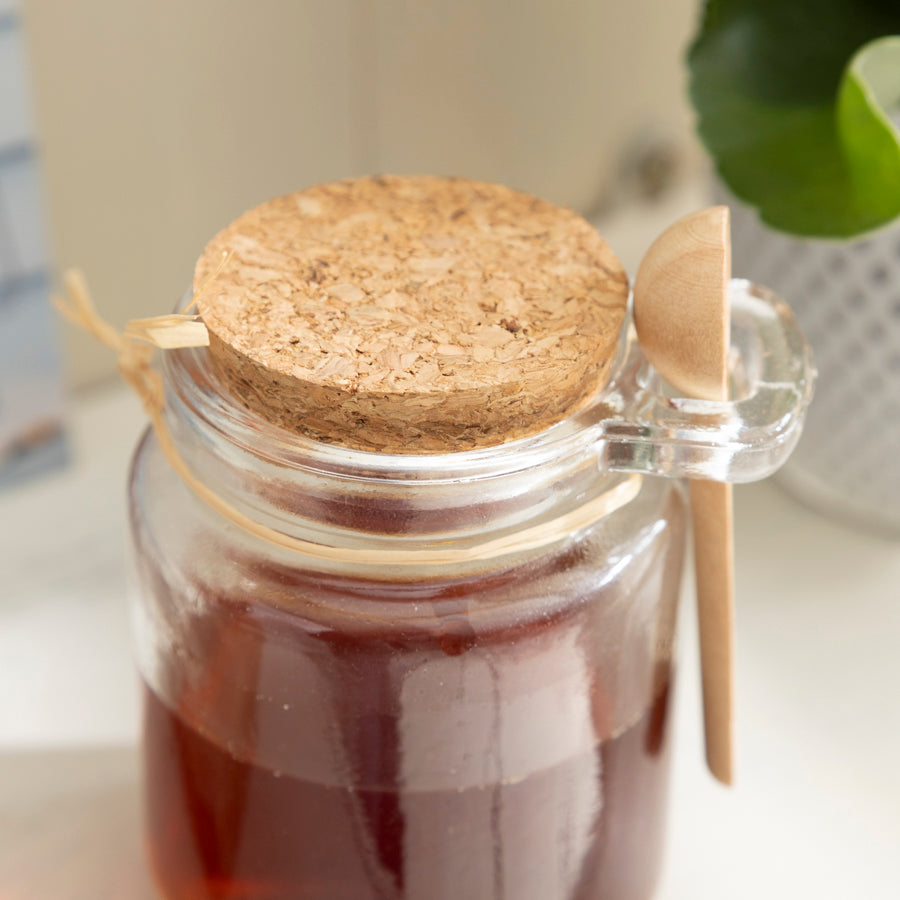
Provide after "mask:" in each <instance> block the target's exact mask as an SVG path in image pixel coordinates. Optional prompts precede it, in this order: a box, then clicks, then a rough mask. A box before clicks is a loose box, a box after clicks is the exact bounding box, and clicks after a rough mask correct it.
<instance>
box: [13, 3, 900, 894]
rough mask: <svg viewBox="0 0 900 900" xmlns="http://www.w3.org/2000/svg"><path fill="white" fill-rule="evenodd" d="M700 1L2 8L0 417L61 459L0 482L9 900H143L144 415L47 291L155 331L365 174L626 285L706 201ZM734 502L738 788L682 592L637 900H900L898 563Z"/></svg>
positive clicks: (781, 510)
mask: <svg viewBox="0 0 900 900" xmlns="http://www.w3.org/2000/svg"><path fill="white" fill-rule="evenodd" d="M700 5H701V4H700V0H629V2H615V0H558V2H555V3H551V2H546V0H518V2H515V3H508V2H506V3H505V2H500V0H481V2H477V0H454V2H439V0H189V2H184V0H152V2H151V0H78V2H65V0H0V426H2V425H3V422H4V416H6V417H7V422H12V421H13V417H15V423H16V427H17V428H19V438H16V439H15V440H13V441H12V443H11V444H10V447H12V450H11V451H10V455H11V457H14V458H15V459H21V458H23V455H24V453H25V452H26V451H27V450H28V447H29V446H30V444H31V443H35V444H38V443H40V441H41V440H42V439H44V438H47V437H48V435H49V437H50V438H51V439H52V440H53V441H55V442H56V443H54V446H55V447H56V448H57V450H59V448H60V446H62V444H61V443H60V439H59V436H58V434H56V432H54V430H53V427H52V425H51V427H50V431H46V430H44V431H42V430H41V428H44V429H46V427H47V426H46V423H47V421H48V417H49V420H50V421H51V423H52V422H54V421H56V420H59V421H64V422H65V432H66V433H67V435H68V439H67V443H68V446H69V448H70V452H69V462H68V465H67V466H65V467H60V466H59V463H60V462H61V460H62V457H63V454H62V453H61V452H55V453H54V454H51V455H50V458H49V463H48V464H52V465H55V466H56V468H54V469H52V471H51V472H50V473H49V474H45V475H44V476H43V477H40V478H31V479H30V480H29V481H28V483H27V484H25V485H22V484H17V485H15V486H13V487H11V488H10V489H8V490H6V491H5V492H0V848H2V847H3V846H6V847H7V848H8V847H14V848H15V849H14V852H13V853H10V852H9V851H7V852H6V853H5V855H4V853H3V851H2V850H0V895H2V896H3V897H4V900H7V898H8V900H25V898H33V897H37V896H47V897H50V896H52V897H54V898H55V900H66V898H75V897H76V896H77V897H81V896H84V897H86V898H87V897H90V898H91V900H102V898H104V897H107V896H108V897H110V898H113V897H115V898H122V897H129V898H137V897H138V896H143V894H140V893H139V891H138V889H137V888H135V886H134V884H135V883H136V882H134V881H133V880H132V881H129V879H135V878H138V877H139V876H136V875H135V871H136V869H135V870H132V869H129V868H128V867H129V866H137V865H138V863H136V862H135V860H137V859H138V854H139V849H138V839H137V826H136V824H135V822H136V816H137V812H136V803H137V793H136V786H135V785H136V778H137V775H136V769H137V763H136V756H135V750H134V746H135V742H136V740H137V734H138V729H139V712H138V703H137V691H136V679H135V677H134V675H133V674H132V664H131V651H130V643H129V640H130V639H129V628H128V620H127V603H126V595H127V579H128V575H127V550H126V540H127V538H126V535H127V521H126V513H125V496H124V492H125V487H124V486H125V480H126V472H127V465H128V459H129V456H130V453H131V450H132V448H133V447H134V444H135V442H136V440H137V437H138V435H139V433H140V430H141V428H142V427H143V425H144V417H143V414H142V413H141V410H140V408H139V406H138V404H137V402H136V401H135V400H134V398H132V397H131V396H130V395H129V394H128V393H127V391H126V390H125V389H124V388H123V387H122V386H121V385H119V384H118V380H117V378H116V376H115V371H114V369H115V360H114V359H113V357H112V354H110V353H109V352H108V351H107V350H106V349H105V348H103V347H100V346H98V345H97V344H96V343H94V342H93V341H91V340H89V339H88V338H86V337H84V336H83V335H81V334H80V333H78V332H76V331H75V329H72V328H68V327H65V328H64V327H62V326H61V325H60V324H59V323H58V322H57V321H56V320H55V319H54V317H53V316H51V315H50V313H49V306H48V303H47V300H48V295H49V292H50V287H51V284H52V283H53V280H54V278H55V277H56V275H57V274H58V273H59V272H61V271H62V270H64V269H65V268H67V267H69V266H73V265H77V266H79V267H81V268H82V269H84V271H85V272H86V275H87V277H88V281H89V284H90V286H91V288H92V292H93V295H94V297H95V300H96V301H97V304H98V306H99V307H100V309H101V311H102V313H103V314H104V316H106V317H107V318H109V319H110V320H111V321H112V322H113V323H114V324H115V325H117V326H122V325H124V323H125V322H126V321H127V320H129V319H131V318H135V317H144V316H151V315H156V314H160V313H164V312H168V311H169V310H171V308H172V307H173V306H174V305H175V303H176V301H177V300H178V298H179V297H180V296H181V295H182V293H183V291H184V290H185V288H186V287H187V286H188V284H189V281H190V278H191V272H192V268H193V264H194V260H195V259H196V258H197V256H198V254H199V253H200V251H201V249H202V248H203V246H204V245H205V243H206V242H207V240H208V239H209V238H210V237H211V236H212V235H213V234H214V233H215V232H216V231H218V230H219V229H220V228H222V227H223V226H224V225H226V224H227V223H228V222H229V221H230V220H231V219H233V218H234V217H236V216H237V215H239V214H240V213H241V212H243V211H244V210H245V209H247V208H249V207H251V206H253V205H255V204H257V203H259V202H261V201H263V200H265V199H267V198H269V197H271V196H274V195H277V194H281V193H285V192H288V191H291V190H295V189H297V188H300V187H303V186H305V185H307V184H310V183H313V182H318V181H327V180H333V179H338V178H343V177H347V176H353V175H359V174H363V173H373V172H394V173H411V172H430V173H437V174H457V175H465V176H469V177H474V178H480V179H486V180H492V181H499V182H504V183H506V184H509V185H510V186H513V187H516V188H519V189H523V190H526V191H529V192H532V193H535V194H538V195H540V196H542V197H545V198H547V199H549V200H552V201H555V202H557V203H561V204H566V205H569V206H571V207H574V208H575V209H576V210H578V211H580V212H582V213H584V214H585V215H587V216H588V217H589V218H590V219H591V220H592V221H594V222H596V223H597V225H598V227H599V228H600V229H601V231H602V233H603V234H604V236H605V237H606V238H607V239H608V240H609V242H610V243H611V245H612V246H613V249H614V250H615V251H616V252H617V253H618V254H619V255H620V257H621V258H622V260H623V262H624V263H625V265H626V268H628V269H629V271H630V272H632V273H633V272H634V270H635V267H636V264H637V262H638V260H639V259H640V256H641V255H642V253H643V251H644V250H645V249H646V248H647V246H648V245H649V244H650V242H651V241H652V240H653V238H654V237H655V236H656V234H657V233H658V232H659V231H661V230H662V228H663V227H664V226H665V225H667V224H669V223H670V222H671V221H672V220H674V219H675V218H677V217H678V216H679V215H681V214H683V213H685V212H688V211H690V210H691V209H694V208H697V207H698V206H702V205H704V204H705V203H706V202H707V196H708V193H709V191H708V185H709V181H708V176H707V164H706V162H705V159H704V156H703V153H702V152H701V150H700V149H699V145H698V143H697V141H696V139H695V137H694V135H693V133H692V127H693V126H692V120H693V116H692V113H691V111H690V108H689V104H688V102H687V98H686V71H685V67H684V54H685V50H686V47H687V45H688V42H689V40H690V35H691V34H692V32H693V31H694V29H695V26H696V23H697V18H698V16H699V13H700ZM26 244H27V246H28V247H29V248H31V249H29V250H28V253H26V252H25V250H24V249H23V248H24V247H25V246H26ZM13 251H15V252H13ZM29 273H31V275H30V276H29V277H30V278H31V280H28V279H25V281H23V275H28V274H29ZM23 284H24V285H25V287H23ZM26 288H27V290H26ZM26 320H27V321H26ZM35 361H37V362H35ZM4 363H5V367H4ZM32 364H33V365H32ZM29 366H32V368H29ZM29 416H30V417H31V419H33V420H34V421H31V419H29ZM26 420H27V421H26ZM29 422H30V424H29ZM23 423H24V424H23ZM35 423H37V425H40V427H39V428H37V430H36V431H35V430H34V427H35ZM42 423H43V424H42ZM10 427H12V426H10ZM29 429H31V430H29ZM10 433H12V432H10ZM3 434H4V432H3V431H2V427H0V438H2V437H3ZM22 435H24V438H23V437H22ZM0 444H2V440H0ZM2 450H3V448H2V447H0V451H2ZM0 456H2V452H0ZM0 463H2V459H0ZM736 502H737V524H736V536H737V593H738V603H739V616H738V648H737V659H738V673H737V681H738V698H737V708H738V745H739V750H740V756H739V762H738V773H739V774H738V779H739V781H738V787H737V788H736V789H734V790H733V791H731V792H726V791H724V790H723V789H721V788H719V787H718V786H717V785H715V784H714V783H713V782H712V780H711V779H710V778H709V777H708V775H707V773H706V772H705V769H704V764H703V757H702V749H701V746H702V738H701V734H702V731H701V725H700V710H699V690H698V687H697V682H698V677H699V676H698V673H697V664H696V658H697V654H696V646H695V642H694V638H693V631H694V622H693V619H692V618H691V617H692V615H693V613H692V606H691V602H690V601H691V599H692V597H691V588H690V587H689V585H690V575H689V576H688V581H687V582H686V587H687V589H686V591H685V601H686V602H685V603H684V604H683V613H684V616H685V617H686V620H685V622H684V626H683V629H682V632H683V636H684V637H683V640H684V646H683V649H682V656H683V657H684V666H683V672H684V674H683V677H682V678H681V680H680V683H679V692H678V704H679V713H678V734H679V738H678V743H677V745H676V759H675V778H674V782H673V804H672V812H671V815H672V827H671V828H670V836H671V837H670V849H669V854H668V857H667V868H666V871H665V874H664V880H663V884H662V886H661V888H660V894H659V900H673V898H679V900H682V898H684V900H686V898H690V900H704V898H709V900H722V898H723V897H728V898H729V900H738V898H744V897H746V898H748V900H749V898H751V897H753V898H756V897H759V896H767V897H773V898H781V897H798V896H816V897H819V898H842V900H843V898H846V897H850V896H858V897H866V898H867V900H881V898H893V897H896V896H900V863H898V855H897V854H896V848H897V846H900V815H898V809H900V775H898V772H897V767H896V755H897V753H900V701H898V693H897V689H896V685H897V684H900V668H898V657H897V653H896V647H897V642H898V641H900V603H897V602H896V601H897V599H898V597H897V594H898V591H897V587H896V585H897V584H898V583H900V558H898V557H900V554H898V553H897V550H896V545H895V544H891V543H889V542H883V541H879V540H877V539H873V538H868V537H866V536H862V535H859V534H857V533H856V532H854V531H853V530H852V529H849V528H847V527H844V526H842V525H840V524H837V523H834V522H830V521H827V520H825V519H822V518H821V517H819V516H816V515H814V514H812V513H810V512H808V511H807V510H806V509H804V508H802V507H801V506H799V505H798V504H796V503H795V502H794V501H793V500H791V499H789V498H788V497H787V496H786V495H785V494H783V493H782V492H781V491H779V490H777V489H776V488H775V487H773V486H772V485H770V484H760V485H753V486H750V487H747V488H741V489H739V490H738V491H737V500H736ZM101 788H102V789H103V791H106V792H105V793H102V796H101V793H98V791H100V790H101ZM61 796H65V797H66V798H68V800H67V801H66V802H67V803H69V806H65V810H67V811H66V812H65V813H64V814H61V813H59V810H61V809H63V806H60V803H61V801H60V797H61ZM98 798H100V799H98ZM76 808H77V809H79V810H81V811H82V812H81V813H79V814H84V811H85V810H87V811H88V813H90V812H91V810H93V813H92V814H93V817H94V818H93V819H92V820H91V821H92V822H93V823H94V824H93V825H92V826H91V827H96V828H97V829H100V830H102V828H106V831H104V832H103V834H104V835H105V837H104V838H103V840H95V841H93V842H91V841H89V840H85V841H82V842H81V843H80V844H79V846H78V847H77V848H76V850H77V854H74V855H77V856H78V858H79V859H80V860H82V864H81V870H86V869H90V867H91V866H94V868H93V869H92V870H91V871H92V873H93V874H88V875H87V876H83V877H82V881H81V883H82V885H86V887H84V888H83V890H82V892H81V893H78V892H77V889H78V883H79V878H78V877H71V876H69V875H66V877H65V878H63V870H62V869H59V874H58V875H57V872H56V871H50V870H49V869H48V867H46V866H44V865H43V863H42V860H44V859H45V858H46V855H47V852H48V851H47V847H48V843H47V842H48V840H50V841H54V842H56V843H55V844H54V847H58V852H59V853H60V854H63V855H65V854H66V853H68V852H69V851H70V850H71V849H72V846H71V830H70V829H67V828H64V825H67V823H68V822H69V821H70V819H69V818H67V817H68V816H69V812H70V811H72V810H75V809H76ZM54 810H55V811H56V812H53V811H54ZM51 813H52V815H51ZM51 819H52V820H53V821H55V822H57V823H58V824H57V827H55V828H52V829H49V830H48V822H49V821H51ZM101 820H103V823H105V824H103V823H101ZM85 821H86V820H85ZM120 821H123V822H126V823H128V827H125V828H118V829H117V830H116V832H115V833H112V832H111V831H110V827H111V826H110V823H118V822H120ZM87 827H88V826H85V828H87ZM97 833H100V831H98V832H97ZM13 837H15V838H16V843H15V844H13V843H12V839H13ZM22 847H24V848H25V849H24V850H21V851H20V849H18V848H22ZM113 851H114V852H115V854H116V860H117V861H118V862H117V863H116V865H115V866H110V865H109V860H110V859H111V854H112V853H113ZM81 870H80V871H81ZM126 870H127V871H126ZM38 871H40V872H41V873H42V874H41V877H42V878H44V879H45V880H46V879H52V878H54V877H58V879H59V881H58V883H57V882H53V885H52V886H50V887H48V886H47V885H49V884H50V881H47V883H46V884H44V883H43V882H42V884H43V885H44V886H43V888H42V889H39V890H36V889H35V884H36V881H35V877H36V876H35V873H36V872H38ZM98 871H102V872H104V873H106V874H105V875H104V877H105V878H106V881H104V885H105V887H104V888H103V890H101V889H100V888H99V887H98V882H97V880H96V878H97V875H96V873H97V872H98ZM82 874H83V873H82ZM113 876H115V878H118V879H120V881H117V882H116V883H115V884H112V881H110V879H112V878H113ZM107 882H109V883H110V884H111V885H112V886H109V885H107ZM123 885H126V886H125V887H123ZM42 891H43V892H42Z"/></svg>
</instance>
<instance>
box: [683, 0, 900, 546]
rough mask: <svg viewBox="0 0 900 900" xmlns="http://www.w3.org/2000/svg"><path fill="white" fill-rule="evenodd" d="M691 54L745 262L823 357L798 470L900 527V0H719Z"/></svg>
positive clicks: (833, 508)
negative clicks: (790, 311) (785, 306)
mask: <svg viewBox="0 0 900 900" xmlns="http://www.w3.org/2000/svg"><path fill="white" fill-rule="evenodd" d="M688 64H689V69H690V93H691V100H692V102H693V105H694V108H695V110H696V112H697V115H698V131H699V134H700V138H701V140H702V141H703V143H704V145H705V147H706V148H707V150H708V152H709V154H710V156H711V157H712V160H713V162H714V164H715V167H716V170H717V173H718V176H719V179H720V184H721V185H722V189H723V191H724V192H727V194H728V195H729V197H728V199H729V202H731V203H732V206H733V241H734V271H735V273H736V274H737V275H743V276H747V277H749V278H752V279H753V280H755V281H759V282H761V283H763V284H766V285H768V286H770V287H772V288H773V289H774V290H775V291H777V292H778V293H779V294H781V295H782V296H783V297H785V298H786V299H788V300H789V301H790V302H791V305H792V307H793V308H794V311H795V314H796V316H797V318H798V319H799V321H800V324H801V326H802V327H803V329H804V330H805V331H806V333H807V335H808V337H809V339H810V342H811V343H812V345H813V349H814V351H815V353H816V357H817V361H818V366H819V370H820V377H819V383H818V386H817V397H816V400H815V401H814V403H813V405H812V407H811V409H810V413H809V419H808V421H807V427H806V432H805V435H804V438H803V440H802V441H801V443H800V446H799V447H798V449H797V452H796V453H795V455H794V458H793V460H792V462H791V463H790V464H789V465H788V466H787V467H786V468H785V470H784V474H783V476H782V481H783V482H784V483H785V484H786V486H788V487H789V488H791V489H793V490H794V491H795V492H796V493H798V494H800V495H801V496H803V497H804V498H805V499H806V500H808V501H809V502H811V503H813V504H814V505H816V506H818V507H819V508H822V509H825V510H827V511H830V512H833V513H836V514H839V515H842V516H843V517H844V518H846V519H849V520H852V521H855V522H858V523H861V524H863V525H866V526H870V527H872V528H875V529H878V530H880V531H882V532H884V533H887V534H890V535H893V536H900V224H898V223H900V130H898V124H900V4H898V3H896V2H895V0H791V2H785V0H707V2H706V3H705V8H704V11H703V16H702V19H701V23H700V27H699V29H698V33H697V35H696V38H695V40H694V43H693V44H692V46H691V48H690V51H689V55H688Z"/></svg>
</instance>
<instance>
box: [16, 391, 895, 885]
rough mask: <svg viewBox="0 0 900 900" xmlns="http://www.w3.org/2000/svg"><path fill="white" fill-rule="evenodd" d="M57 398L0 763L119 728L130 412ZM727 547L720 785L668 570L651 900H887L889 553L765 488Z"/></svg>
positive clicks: (110, 394)
mask: <svg viewBox="0 0 900 900" xmlns="http://www.w3.org/2000/svg"><path fill="white" fill-rule="evenodd" d="M72 409H73V412H72V417H71V434H72V439H73V454H74V461H73V464H72V466H71V467H70V468H69V469H67V470H66V471H64V472H60V473H56V474H54V475H51V476H49V477H46V478H44V479H43V480H40V481H37V482H34V483H32V484H30V485H28V486H25V487H23V488H19V489H17V490H14V491H12V492H9V493H7V494H5V495H0V532H2V541H0V584H2V586H3V587H2V594H0V670H2V678H0V754H2V752H3V751H12V750H18V751H22V750H27V749H28V748H33V749H38V748H48V747H57V748H60V747H76V746H81V747H84V746H98V747H101V746H102V747H108V746H110V745H121V746H128V745H133V744H134V742H135V740H136V736H137V728H138V713H137V708H138V707H137V702H138V695H137V690H136V679H135V676H134V674H133V670H132V664H131V660H130V655H129V637H128V621H127V611H126V604H125V594H126V571H127V554H126V523H125V510H124V489H123V488H124V482H125V478H126V470H127V463H128V456H129V454H130V450H131V448H132V446H133V445H134V443H135V440H136V437H137V435H138V433H139V431H140V429H141V427H142V424H143V418H142V415H141V412H140V410H139V408H138V404H137V402H136V401H135V400H133V399H132V398H131V397H130V396H129V395H128V394H127V393H126V392H125V390H124V389H122V388H115V389H109V390H105V391H102V392H95V393H93V394H91V395H87V396H84V397H82V398H80V399H79V400H78V401H77V402H75V403H74V404H73V407H72ZM736 544H737V553H736V567H737V593H738V640H737V716H738V722H737V733H738V734H737V736H738V749H739V759H738V781H737V785H736V786H735V787H734V788H733V789H730V790H726V789H724V788H722V787H720V786H719V785H718V784H716V783H715V782H714V781H713V780H712V779H711V778H710V776H709V775H708V774H707V773H706V771H705V769H704V766H703V760H702V741H701V725H700V722H701V719H700V705H699V689H698V678H699V676H698V672H697V663H696V659H697V654H696V640H695V637H694V628H693V625H694V621H693V610H692V608H691V603H690V600H691V599H692V598H691V593H690V575H688V579H687V580H686V589H685V594H684V601H685V602H684V603H683V605H682V613H683V621H682V643H681V651H680V655H681V674H680V677H679V683H678V689H677V703H676V723H677V726H676V747H675V760H674V772H673V787H672V798H671V801H672V802H671V807H670V809H671V812H670V817H671V821H670V828H669V842H668V851H667V861H666V867H665V872H664V876H663V881H662V884H661V885H660V890H659V893H658V900H676V898H677V900H706V898H709V900H723V898H728V900H742V898H748V900H749V898H754V900H756V898H760V897H765V898H772V900H779V898H789V897H790V898H797V897H801V898H807V897H809V898H818V900H830V898H835V900H838V898H839V900H848V898H865V900H896V898H897V897H900V587H898V586H900V544H897V543H889V542H886V541H883V540H880V539H876V538H872V537H868V536H864V535H860V534H856V533H854V532H852V531H851V530H849V529H846V528H844V527H842V526H840V525H838V524H834V523H832V522H829V521H827V520H825V519H822V518H820V517H818V516H817V515H815V514H813V513H811V512H808V511H807V510H805V509H804V508H802V507H801V506H799V505H797V504H796V503H795V502H794V501H793V500H792V499H791V498H789V497H788V496H786V495H785V494H783V493H782V492H781V491H780V490H779V489H778V488H777V487H776V486H775V485H772V484H770V483H763V484H758V485H752V486H746V487H741V488H738V489H737V491H736ZM10 758H11V757H10ZM19 759H21V754H20V755H19ZM2 760H3V757H2V755H0V765H2ZM2 888H3V885H2V884H0V894H2V893H3V891H2ZM16 900H18V898H16Z"/></svg>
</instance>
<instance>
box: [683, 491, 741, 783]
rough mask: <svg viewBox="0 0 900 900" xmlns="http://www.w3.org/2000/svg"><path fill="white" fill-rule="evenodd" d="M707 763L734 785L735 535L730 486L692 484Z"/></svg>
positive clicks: (719, 778) (723, 778) (723, 779)
mask: <svg viewBox="0 0 900 900" xmlns="http://www.w3.org/2000/svg"><path fill="white" fill-rule="evenodd" d="M691 509H692V516H693V526H694V567H695V569H696V578H697V610H698V620H699V628H700V666H701V673H702V681H703V722H704V729H705V732H706V762H707V764H708V765H709V769H710V771H711V772H712V774H713V775H714V776H715V777H716V778H717V779H718V780H719V781H721V782H722V783H723V784H731V783H732V778H733V766H734V747H733V709H732V696H733V684H732V682H733V672H732V660H733V659H734V646H733V644H734V535H733V526H732V521H733V520H732V491H731V485H730V484H722V483H720V482H715V481H692V482H691Z"/></svg>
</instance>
